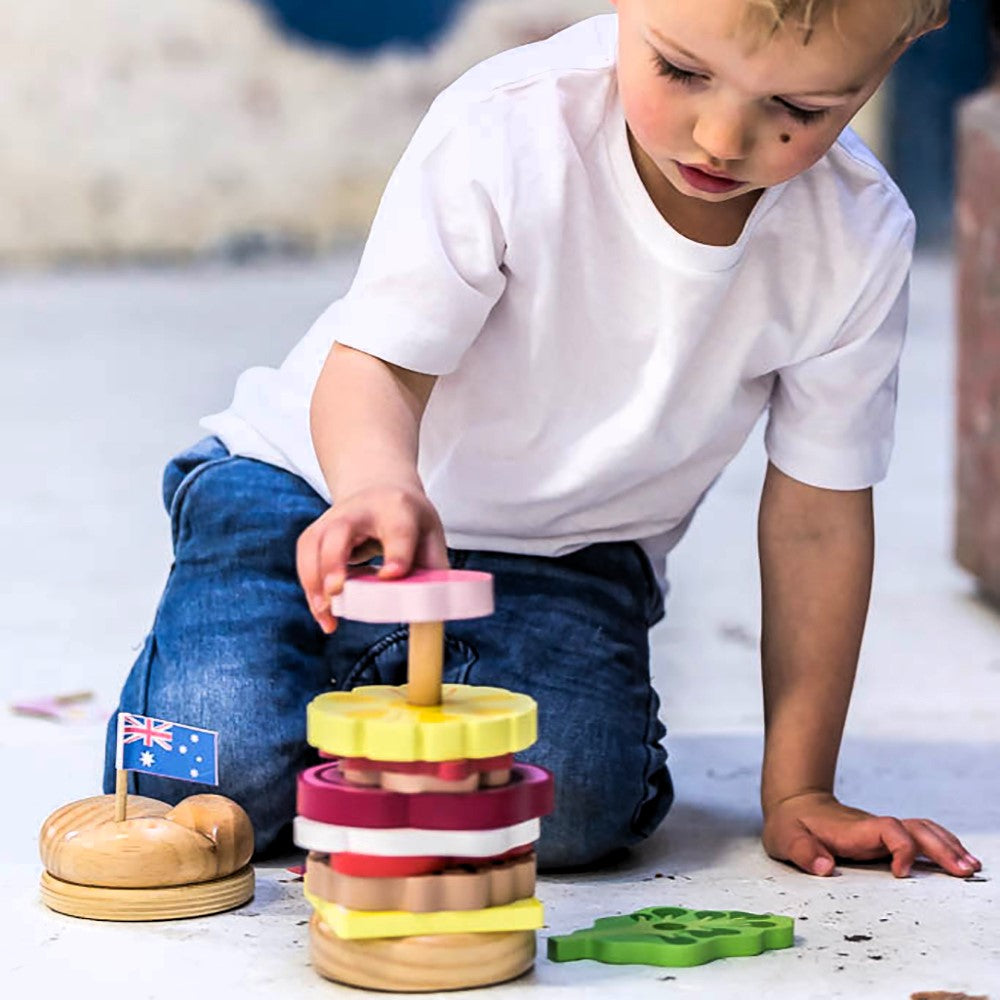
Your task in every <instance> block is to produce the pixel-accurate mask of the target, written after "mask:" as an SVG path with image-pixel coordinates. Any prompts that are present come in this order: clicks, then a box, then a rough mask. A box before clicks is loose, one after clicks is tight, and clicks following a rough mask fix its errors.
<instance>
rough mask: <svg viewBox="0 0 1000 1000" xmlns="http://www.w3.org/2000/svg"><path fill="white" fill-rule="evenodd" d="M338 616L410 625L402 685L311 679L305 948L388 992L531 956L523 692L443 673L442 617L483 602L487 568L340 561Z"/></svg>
mask: <svg viewBox="0 0 1000 1000" xmlns="http://www.w3.org/2000/svg"><path fill="white" fill-rule="evenodd" d="M331 610H332V611H333V613H334V614H335V615H337V616H338V617H343V618H353V619H357V620H360V621H369V622H406V623H407V624H408V625H409V649H408V662H407V668H408V676H407V683H406V684H405V685H403V686H402V687H387V686H372V687H363V688H357V689H355V690H354V691H344V692H339V691H338V692H332V693H330V694H325V695H321V696H320V697H319V698H316V699H314V700H313V702H312V703H311V704H310V705H309V708H308V713H307V732H308V740H309V742H310V743H311V744H312V745H313V746H315V747H317V748H318V749H319V750H320V751H321V753H322V754H323V755H324V756H326V757H328V758H330V760H329V761H328V762H327V763H324V764H320V765H319V766H318V767H314V768H310V769H309V770H307V771H305V772H303V773H302V774H301V775H300V776H299V783H298V808H297V812H298V815H297V817H296V820H295V841H296V843H297V844H298V845H299V846H300V847H304V848H306V849H307V850H308V851H309V852H310V853H309V858H308V861H307V865H306V879H305V894H306V898H307V899H308V900H309V902H310V904H311V905H312V907H313V915H312V919H311V921H310V925H309V932H310V944H311V954H312V963H313V966H314V968H315V969H316V970H317V972H319V973H320V974H321V975H323V976H325V977H326V978H328V979H333V980H336V981H338V982H342V983H347V984H349V985H352V986H361V987H366V988H369V989H378V990H389V991H394V992H421V991H433V990H455V989H466V988H471V987H476V986H487V985H490V984H493V983H499V982H503V981H504V980H508V979H513V978H515V977H516V976H519V975H521V974H522V973H524V972H526V971H527V970H528V969H530V968H531V966H532V964H533V963H534V957H535V930H536V929H537V928H538V927H541V926H542V922H543V912H542V907H541V904H540V903H539V902H538V900H537V899H535V898H534V890H535V855H534V851H533V845H534V842H535V841H536V840H537V839H538V833H539V817H541V816H543V815H545V814H546V813H548V812H551V810H552V807H553V788H552V776H551V775H550V774H548V772H547V771H545V770H544V769H542V768H538V767H532V766H530V765H527V764H519V763H515V761H514V754H515V753H516V752H518V751H519V750H523V749H525V748H526V747H529V746H531V744H532V743H534V741H535V738H536V725H537V722H536V719H537V713H536V706H535V703H534V701H532V699H530V698H528V697H527V696H525V695H522V694H516V693H512V692H509V691H504V690H501V689H499V688H477V687H470V686H467V685H457V684H448V685H442V683H441V680H442V664H443V658H444V622H445V621H450V620H454V619H459V618H477V617H481V616H485V615H489V614H492V612H493V579H492V577H491V576H490V575H489V574H487V573H473V572H469V571H464V570H433V571H432V570H426V571H418V572H416V573H413V574H412V575H410V576H408V577H406V578H404V579H401V580H379V579H378V577H377V575H376V574H375V573H374V572H372V571H365V572H362V573H360V574H357V575H355V576H353V577H351V578H350V579H349V580H348V581H347V583H346V584H345V586H344V590H343V592H342V594H340V595H339V596H338V597H337V598H335V599H334V602H333V605H332V609H331Z"/></svg>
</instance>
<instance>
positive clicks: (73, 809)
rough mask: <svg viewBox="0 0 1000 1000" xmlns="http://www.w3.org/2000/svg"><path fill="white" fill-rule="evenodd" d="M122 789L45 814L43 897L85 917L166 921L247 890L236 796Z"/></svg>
mask: <svg viewBox="0 0 1000 1000" xmlns="http://www.w3.org/2000/svg"><path fill="white" fill-rule="evenodd" d="M119 773H120V774H122V775H123V774H124V772H119ZM121 791H122V795H121V796H120V797H117V798H116V796H114V795H98V796H94V797H93V798H89V799H81V800H80V801H78V802H71V803H69V805H65V806H63V807H62V808H61V809H57V810H56V811H55V812H54V813H52V815H51V816H49V817H48V819H46V820H45V822H44V824H43V825H42V830H41V833H40V835H39V850H40V853H41V857H42V863H43V864H44V865H45V872H44V873H43V875H42V880H41V889H42V901H43V902H44V903H45V905H46V906H48V907H49V908H50V909H53V910H57V911H58V912H60V913H66V914H69V915H70V916H73V917H87V918H89V919H91V920H172V919H175V918H177V917H195V916H203V915H205V914H208V913H218V912H220V911H222V910H229V909H232V908H233V907H235V906H240V905H241V904H243V903H245V902H246V901H247V900H248V899H250V898H251V897H252V896H253V894H254V870H253V867H252V866H251V865H250V863H249V862H250V857H251V855H252V854H253V828H252V827H251V825H250V819H249V817H248V816H247V814H246V813H245V812H244V811H243V810H242V809H241V808H240V807H239V806H238V805H237V804H236V803H235V802H233V801H232V800H230V799H227V798H224V797H223V796H221V795H192V796H191V797H190V798H187V799H185V800H184V801H183V802H181V803H179V804H178V805H176V806H174V807H173V808H171V807H170V806H169V805H167V804H166V803H165V802H160V801H158V800H157V799H149V798H144V797H142V796H139V795H129V796H127V797H126V796H124V789H122V790H121ZM123 807H124V808H123ZM120 814H123V815H120Z"/></svg>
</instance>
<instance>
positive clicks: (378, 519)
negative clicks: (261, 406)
mask: <svg viewBox="0 0 1000 1000" xmlns="http://www.w3.org/2000/svg"><path fill="white" fill-rule="evenodd" d="M434 382H435V379H434V376H431V375H423V374H420V373H418V372H412V371H408V370H406V369H403V368H398V367H396V366H395V365H390V364H387V363H386V362H384V361H381V360H380V359H378V358H375V357H372V356H371V355H370V354H365V353H363V352H361V351H356V350H354V349H352V348H350V347H345V346H343V345H341V344H335V345H334V347H333V350H332V351H331V352H330V355H329V357H328V358H327V361H326V364H325V365H324V366H323V370H322V372H321V374H320V377H319V381H318V382H317V384H316V389H315V392H314V393H313V398H312V406H311V409H310V425H311V430H312V437H313V443H314V445H315V448H316V455H317V457H318V459H319V463H320V467H321V468H322V470H323V475H324V478H325V479H326V482H327V485H328V486H329V488H330V495H331V496H332V497H333V506H332V507H331V508H330V509H329V510H328V511H326V513H324V514H323V515H322V516H321V517H320V518H318V519H317V520H316V521H315V522H314V523H313V524H312V525H310V526H309V527H308V528H307V529H306V530H305V531H304V532H303V533H302V535H301V536H300V538H299V543H298V551H297V563H298V573H299V579H300V580H301V582H302V587H303V589H304V590H305V593H306V597H307V599H308V600H309V606H310V608H311V610H312V613H313V616H314V617H315V618H316V620H317V621H318V622H319V624H320V625H321V626H322V627H323V629H324V630H325V631H327V632H332V631H333V630H334V628H335V627H336V621H335V619H334V618H333V616H332V615H331V614H330V598H331V597H332V596H333V595H335V594H338V593H339V592H340V590H341V588H342V587H343V584H344V578H345V576H346V575H347V568H348V565H349V564H350V563H351V562H359V561H363V560H365V559H368V558H370V557H371V556H373V555H375V554H376V553H378V552H380V551H381V552H382V554H383V568H382V571H381V572H382V575H384V576H387V577H392V576H401V575H403V574H405V573H406V572H408V571H409V569H410V568H411V566H414V565H418V566H425V567H432V568H441V567H444V566H447V563H448V556H447V551H446V547H445V540H444V531H443V529H442V527H441V522H440V520H439V518H438V515H437V512H436V511H435V510H434V508H433V506H432V505H431V503H430V501H429V500H428V499H427V496H426V494H425V493H424V488H423V485H422V483H421V482H420V477H419V475H418V473H417V440H418V435H419V428H420V418H421V416H422V415H423V411H424V407H425V406H426V405H427V400H428V398H429V397H430V394H431V390H432V389H433V387H434Z"/></svg>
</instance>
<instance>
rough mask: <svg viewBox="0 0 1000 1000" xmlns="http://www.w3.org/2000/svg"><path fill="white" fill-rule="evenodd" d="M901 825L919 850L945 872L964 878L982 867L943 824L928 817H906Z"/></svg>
mask: <svg viewBox="0 0 1000 1000" xmlns="http://www.w3.org/2000/svg"><path fill="white" fill-rule="evenodd" d="M903 825H904V826H905V827H906V829H907V830H908V831H909V833H910V834H911V835H912V837H913V839H914V840H915V841H916V842H917V846H918V847H919V848H920V852H921V853H922V854H923V855H924V856H925V857H927V858H930V860H931V861H933V862H934V863H935V864H939V865H940V866H941V867H942V868H943V869H944V870H945V871H946V872H949V873H950V874H952V875H957V876H959V877H960V878H966V877H968V876H969V875H971V874H973V872H976V871H978V870H979V868H981V867H982V865H981V864H980V862H979V860H978V859H977V858H974V857H973V856H972V855H971V854H969V852H968V851H966V849H965V848H964V847H963V846H962V842H961V841H960V840H959V839H958V837H956V836H955V835H954V834H953V833H950V832H949V831H948V830H946V829H945V828H944V827H943V826H939V825H938V824H937V823H934V822H933V821H931V820H929V819H908V820H904V821H903Z"/></svg>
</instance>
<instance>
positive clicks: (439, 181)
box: [316, 92, 505, 375]
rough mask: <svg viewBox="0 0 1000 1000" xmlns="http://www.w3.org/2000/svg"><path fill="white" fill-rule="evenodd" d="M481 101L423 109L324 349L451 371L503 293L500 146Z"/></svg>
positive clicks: (330, 317)
mask: <svg viewBox="0 0 1000 1000" xmlns="http://www.w3.org/2000/svg"><path fill="white" fill-rule="evenodd" d="M500 132H501V124H500V122H499V121H498V120H497V116H496V114H495V113H493V111H492V110H491V109H490V108H489V101H488V100H483V101H473V102H461V101H455V100H453V99H449V95H448V92H445V94H444V95H442V96H441V97H439V98H438V100H437V101H436V102H435V103H434V105H432V107H431V110H430V111H429V112H428V114H427V116H426V118H425V119H424V121H423V122H422V123H421V125H420V127H419V128H418V129H417V132H416V133H415V135H414V137H413V139H412V141H411V143H410V145H409V147H408V148H407V150H406V152H405V153H404V154H403V156H402V158H401V159H400V161H399V163H398V165H397V167H396V169H395V171H394V172H393V175H392V177H391V178H390V180H389V183H388V185H387V186H386V190H385V193H384V195H383V197H382V201H381V204H380V205H379V209H378V212H377V214H376V217H375V220H374V222H373V224H372V229H371V232H370V234H369V237H368V241H367V243H366V245H365V250H364V253H363V255H362V259H361V263H360V265H359V267H358V272H357V275H356V277H355V280H354V282H353V284H352V285H351V288H350V291H349V292H348V293H347V295H346V296H345V298H344V299H343V300H341V301H340V302H339V303H337V306H338V308H336V309H331V310H328V311H327V313H325V314H324V315H323V316H321V317H320V319H319V320H317V324H316V325H317V326H323V325H326V324H330V325H331V326H332V329H331V330H329V331H327V332H328V333H330V334H332V336H331V339H332V340H335V341H337V342H339V343H341V344H345V345H347V346H348V347H354V348H357V349H358V350H361V351H365V352H367V353H369V354H373V355H375V356H376V357H379V358H382V359H383V360H385V361H388V362H390V363H392V364H396V365H399V366H401V367H403V368H409V369H411V370H413V371H419V372H424V373H427V374H432V375H442V374H446V373H447V372H450V371H454V369H455V368H456V367H457V366H458V364H459V361H460V359H461V357H462V355H463V353H464V352H465V351H466V350H467V349H468V348H469V346H470V345H471V344H472V342H473V341H474V340H475V338H476V337H477V336H478V334H479V332H480V330H481V329H482V327H483V324H484V323H485V321H486V317H487V316H488V315H489V312H490V310H491V309H492V308H493V306H494V305H495V304H496V302H497V299H498V298H499V297H500V295H501V293H502V292H503V289H504V285H505V277H504V273H503V270H502V267H501V264H502V261H503V255H504V251H505V238H504V227H503V225H502V222H501V216H502V207H501V201H502V198H503V196H504V162H505V161H504V156H503V149H504V143H503V142H502V137H501V135H500Z"/></svg>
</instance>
